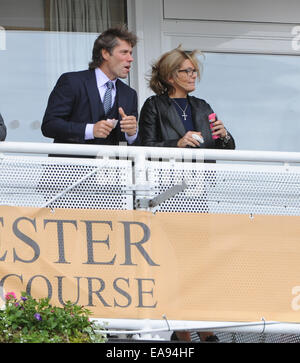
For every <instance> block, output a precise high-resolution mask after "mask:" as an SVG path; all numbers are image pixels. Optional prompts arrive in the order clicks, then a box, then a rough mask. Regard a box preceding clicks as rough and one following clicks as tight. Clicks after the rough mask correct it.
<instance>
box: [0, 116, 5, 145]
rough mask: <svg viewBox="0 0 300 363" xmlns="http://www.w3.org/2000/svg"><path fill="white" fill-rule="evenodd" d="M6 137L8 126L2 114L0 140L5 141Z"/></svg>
mask: <svg viewBox="0 0 300 363" xmlns="http://www.w3.org/2000/svg"><path fill="white" fill-rule="evenodd" d="M5 138H6V126H5V123H4V120H3V118H2V116H1V114H0V141H4V140H5Z"/></svg>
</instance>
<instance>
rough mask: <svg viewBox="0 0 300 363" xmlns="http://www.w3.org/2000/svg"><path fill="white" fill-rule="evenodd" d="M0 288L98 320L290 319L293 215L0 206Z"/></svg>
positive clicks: (299, 317) (297, 313)
mask: <svg viewBox="0 0 300 363" xmlns="http://www.w3.org/2000/svg"><path fill="white" fill-rule="evenodd" d="M3 290H4V293H5V292H10V291H14V292H16V293H20V292H21V291H26V292H28V293H29V294H31V295H32V296H33V297H36V298H40V297H46V296H48V297H50V299H51V303H53V304H56V305H59V306H61V305H63V304H64V303H65V302H66V301H68V300H70V301H72V302H73V303H76V304H79V305H84V306H86V307H87V308H88V309H90V310H91V311H92V313H93V317H99V318H114V319H117V318H122V319H124V318H128V319H139V318H143V319H144V318H149V319H162V316H163V315H164V314H165V315H166V316H167V318H168V319H170V320H173V319H174V320H213V321H258V320H261V319H262V317H263V318H264V319H266V320H276V321H285V322H300V217H297V216H259V215H257V216H254V217H250V216H247V215H223V214H196V213H193V214H187V213H156V214H155V215H154V214H152V213H149V212H143V211H113V210H70V209H56V210H54V211H51V210H49V209H36V208H16V207H4V206H2V207H0V291H1V297H0V300H1V299H2V300H3V299H4V296H3V295H4V293H3ZM3 301H4V300H3ZM0 302H1V301H0ZM1 305H2V303H1Z"/></svg>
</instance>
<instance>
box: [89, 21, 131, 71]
mask: <svg viewBox="0 0 300 363" xmlns="http://www.w3.org/2000/svg"><path fill="white" fill-rule="evenodd" d="M118 39H120V40H125V41H126V42H127V43H129V44H130V45H131V46H132V47H134V46H135V45H136V43H137V37H136V35H135V34H133V33H131V32H129V31H128V29H127V28H126V26H124V25H122V26H119V27H116V28H110V29H107V30H106V31H104V32H103V33H101V34H100V35H99V37H98V38H97V39H96V40H95V42H94V48H93V56H92V61H91V62H90V63H89V69H95V68H98V67H99V66H100V65H101V64H102V63H103V61H104V59H103V57H102V49H106V50H107V51H108V52H109V53H110V54H112V51H113V49H114V47H115V46H116V45H118Z"/></svg>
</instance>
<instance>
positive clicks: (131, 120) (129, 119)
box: [119, 107, 137, 136]
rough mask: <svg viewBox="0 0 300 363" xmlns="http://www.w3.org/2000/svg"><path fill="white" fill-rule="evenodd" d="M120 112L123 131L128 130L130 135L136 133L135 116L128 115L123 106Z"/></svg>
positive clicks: (127, 132)
mask: <svg viewBox="0 0 300 363" xmlns="http://www.w3.org/2000/svg"><path fill="white" fill-rule="evenodd" d="M119 114H120V115H121V117H122V119H121V121H120V127H121V131H122V132H126V134H127V135H128V136H133V135H135V134H136V130H137V121H136V117H135V116H127V115H126V114H125V112H124V110H123V108H122V107H119Z"/></svg>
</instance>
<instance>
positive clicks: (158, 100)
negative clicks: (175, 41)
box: [139, 47, 235, 341]
mask: <svg viewBox="0 0 300 363" xmlns="http://www.w3.org/2000/svg"><path fill="white" fill-rule="evenodd" d="M196 55H197V51H196V50H195V51H193V52H191V53H188V52H185V51H184V50H182V49H181V47H178V48H176V49H173V50H171V51H170V52H167V53H165V54H163V55H162V56H161V57H160V58H159V60H158V61H157V62H156V63H155V64H154V65H153V66H152V74H151V77H150V80H149V86H150V88H151V89H152V91H154V93H155V94H156V95H155V96H152V97H150V98H148V99H147V100H146V102H145V103H144V105H143V107H142V110H141V114H140V121H139V130H140V131H139V135H140V138H141V144H142V145H144V146H160V147H183V148H184V147H194V148H195V147H199V148H208V149H234V148H235V143H234V139H233V137H232V136H231V134H230V133H229V132H228V131H227V130H226V129H225V127H224V125H223V122H222V121H221V120H215V122H213V123H210V122H209V115H211V114H213V113H214V111H213V110H212V108H211V107H210V105H209V104H208V103H206V102H205V101H204V100H202V99H199V98H197V97H193V96H190V95H189V93H190V92H193V91H194V90H195V84H196V80H197V79H200V69H199V62H198V59H197V57H196ZM198 335H199V337H200V340H202V341H218V338H217V337H216V336H215V335H213V334H212V333H211V332H199V333H198ZM171 339H172V340H184V341H190V340H191V336H190V333H189V332H184V331H177V332H176V333H173V335H172V337H171Z"/></svg>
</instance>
